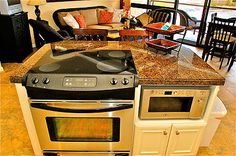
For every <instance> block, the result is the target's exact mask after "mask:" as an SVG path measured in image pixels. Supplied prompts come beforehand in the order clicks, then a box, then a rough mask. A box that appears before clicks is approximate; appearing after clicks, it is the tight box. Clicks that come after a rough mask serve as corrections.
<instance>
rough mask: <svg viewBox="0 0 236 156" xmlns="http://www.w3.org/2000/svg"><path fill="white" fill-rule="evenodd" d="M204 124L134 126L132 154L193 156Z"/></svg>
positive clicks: (145, 155) (136, 155) (143, 155)
mask: <svg viewBox="0 0 236 156" xmlns="http://www.w3.org/2000/svg"><path fill="white" fill-rule="evenodd" d="M204 127H205V124H204V123H201V124H199V123H197V124H194V123H193V124H169V125H168V124H166V125H162V124H161V125H160V126H157V125H155V127H153V126H149V127H148V126H146V125H145V126H140V125H139V126H136V127H135V137H134V150H133V156H150V155H151V156H165V155H166V156H183V155H184V156H194V155H196V153H197V150H198V147H199V143H200V140H201V135H202V133H203V130H204Z"/></svg>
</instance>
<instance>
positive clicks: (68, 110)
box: [31, 103, 133, 113]
mask: <svg viewBox="0 0 236 156" xmlns="http://www.w3.org/2000/svg"><path fill="white" fill-rule="evenodd" d="M31 107H34V108H39V109H44V110H51V111H57V112H64V113H100V112H112V111H118V110H125V109H130V108H133V104H117V105H115V106H114V107H104V108H94V109H78V108H77V109H71V108H65V107H64V108H61V107H55V106H50V105H47V104H45V103H31Z"/></svg>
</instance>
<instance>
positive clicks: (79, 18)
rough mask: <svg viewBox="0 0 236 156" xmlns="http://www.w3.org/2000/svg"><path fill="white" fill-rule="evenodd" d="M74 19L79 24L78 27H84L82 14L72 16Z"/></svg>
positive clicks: (84, 22)
mask: <svg viewBox="0 0 236 156" xmlns="http://www.w3.org/2000/svg"><path fill="white" fill-rule="evenodd" d="M74 18H75V20H76V21H77V23H78V24H79V27H80V28H86V27H87V26H86V21H85V19H84V16H83V15H77V16H74Z"/></svg>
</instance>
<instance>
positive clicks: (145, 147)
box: [133, 124, 171, 156]
mask: <svg viewBox="0 0 236 156" xmlns="http://www.w3.org/2000/svg"><path fill="white" fill-rule="evenodd" d="M155 126H156V125H155ZM170 130H171V124H167V125H160V126H158V127H153V126H152V127H144V126H141V127H139V126H136V127H135V138H134V150H133V151H134V154H133V156H143V155H152V156H164V155H165V151H166V146H167V144H168V139H169V136H170Z"/></svg>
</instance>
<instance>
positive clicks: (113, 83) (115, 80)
mask: <svg viewBox="0 0 236 156" xmlns="http://www.w3.org/2000/svg"><path fill="white" fill-rule="evenodd" d="M110 83H111V84H112V85H116V84H117V83H118V81H117V79H115V78H112V79H111V81H110Z"/></svg>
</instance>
